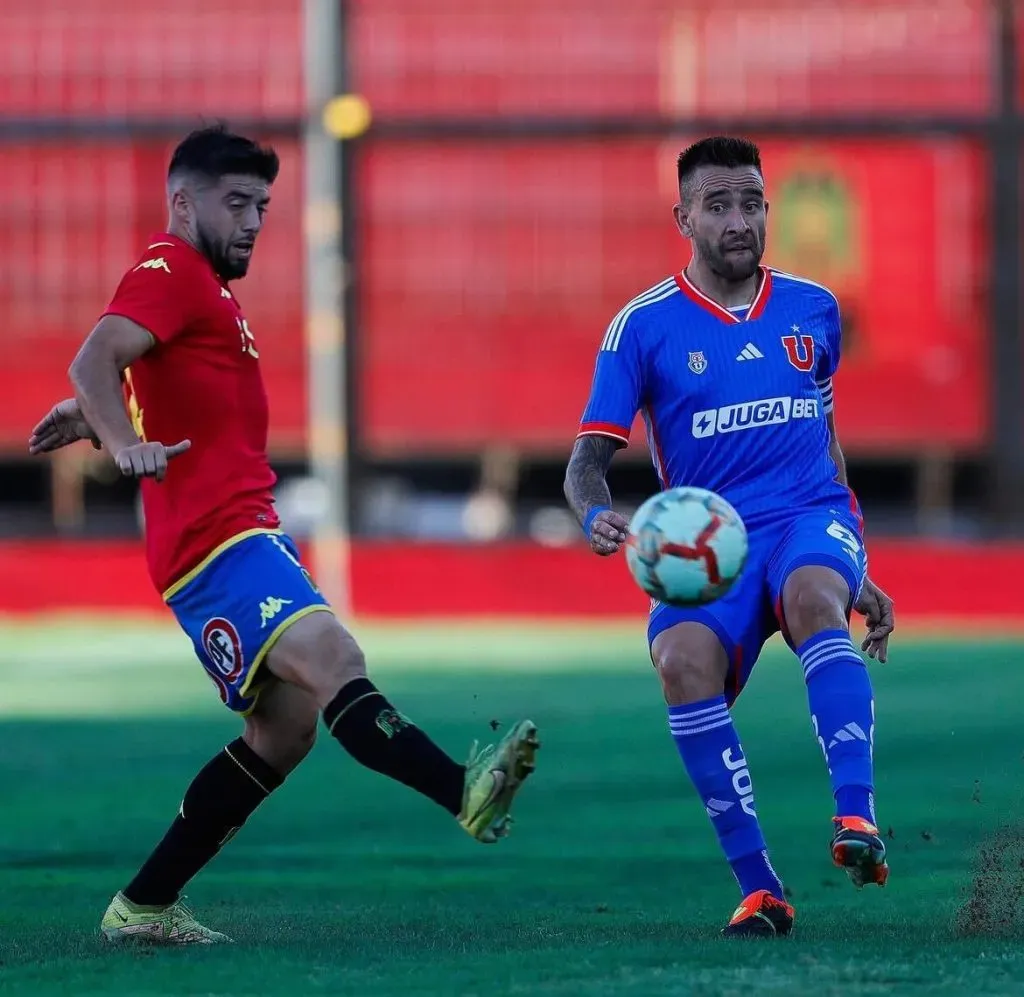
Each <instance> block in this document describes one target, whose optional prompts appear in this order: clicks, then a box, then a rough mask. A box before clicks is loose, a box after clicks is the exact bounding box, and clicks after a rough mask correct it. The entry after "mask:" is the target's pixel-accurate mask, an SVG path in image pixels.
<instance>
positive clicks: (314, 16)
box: [303, 0, 351, 618]
mask: <svg viewBox="0 0 1024 997" xmlns="http://www.w3.org/2000/svg"><path fill="white" fill-rule="evenodd" d="M303 3H304V18H305V82H306V120H305V123H304V128H303V151H304V161H305V196H304V201H305V224H304V235H305V246H306V281H305V283H306V302H305V304H306V309H305V314H306V323H305V328H306V361H307V372H308V377H307V384H308V392H309V408H308V411H309V420H308V421H309V460H310V470H311V472H312V474H313V476H314V477H315V478H316V479H317V480H318V481H319V482H320V483H321V484H322V486H323V487H324V492H325V500H326V505H325V508H324V510H323V512H324V514H323V516H322V517H321V518H320V519H319V521H318V524H317V526H316V527H315V530H314V535H313V565H314V571H315V577H316V580H317V584H318V585H319V586H320V588H321V590H322V591H323V593H324V595H325V596H326V597H327V599H328V600H329V601H330V602H331V604H332V605H333V606H334V608H335V610H336V611H337V612H338V614H339V615H341V616H342V617H343V618H344V617H347V616H348V615H349V614H350V611H351V593H350V584H349V542H348V534H349V531H348V514H347V512H348V505H349V497H348V467H347V454H348V424H347V420H346V414H347V409H348V405H347V400H346V386H347V375H346V369H345V316H344V311H343V308H342V279H343V273H344V259H343V258H342V253H341V235H342V225H343V218H342V205H341V191H342V176H341V156H340V154H339V149H338V146H337V143H336V141H335V139H334V137H333V136H331V135H329V134H328V133H327V131H326V130H325V127H324V121H323V113H324V108H325V106H326V105H327V104H328V102H329V101H331V99H332V98H334V97H335V96H337V94H338V93H339V87H340V84H341V81H342V78H343V60H344V51H345V48H344V39H343V31H344V19H343V16H342V9H341V8H342V5H341V0H303Z"/></svg>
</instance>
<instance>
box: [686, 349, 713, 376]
mask: <svg viewBox="0 0 1024 997" xmlns="http://www.w3.org/2000/svg"><path fill="white" fill-rule="evenodd" d="M686 366H687V367H689V368H690V370H692V371H693V372H694V374H703V373H704V371H706V370H707V369H708V361H707V358H706V357H705V356H704V351H703V350H697V352H696V353H694V352H693V351H690V362H689V363H688V364H687V365H686Z"/></svg>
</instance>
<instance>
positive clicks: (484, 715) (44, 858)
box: [0, 622, 1024, 997]
mask: <svg viewBox="0 0 1024 997" xmlns="http://www.w3.org/2000/svg"><path fill="white" fill-rule="evenodd" d="M360 636H363V637H364V638H365V643H366V645H367V647H368V649H369V652H370V658H371V664H372V665H373V667H374V669H375V674H376V677H377V678H378V681H379V682H380V684H381V685H382V686H383V687H384V688H385V689H386V690H387V691H388V693H389V694H390V695H391V696H392V698H393V699H395V700H396V702H397V704H398V705H399V707H400V708H402V709H403V710H404V711H405V712H406V713H408V714H410V715H411V716H412V717H413V718H414V719H416V720H417V721H418V722H419V723H420V724H421V725H423V726H425V727H426V728H428V729H429V730H430V731H431V732H432V734H433V735H434V736H435V738H436V739H437V740H439V741H440V742H441V743H442V744H443V745H444V746H445V747H447V748H448V749H449V750H451V751H453V752H456V753H459V754H461V753H462V752H464V751H465V749H466V748H467V746H468V744H469V742H470V741H471V740H472V739H473V738H474V737H478V736H488V735H489V734H490V731H489V728H488V722H489V721H491V720H492V719H494V720H502V721H509V720H511V719H513V718H516V717H518V716H520V715H529V716H530V717H532V718H533V719H534V720H536V722H537V723H538V724H539V725H540V727H541V734H542V739H543V742H544V749H543V751H542V752H541V756H540V765H539V768H538V772H537V775H536V777H535V780H534V781H532V782H531V784H530V785H529V786H528V787H527V789H526V790H525V791H524V793H523V796H522V798H521V801H520V806H519V808H518V812H517V816H518V823H517V825H516V827H515V830H514V833H513V835H512V836H511V837H510V838H509V839H508V840H507V841H504V842H502V843H501V844H499V845H498V846H496V847H494V848H484V847H481V846H479V845H476V844H474V843H473V842H471V841H470V840H469V839H468V838H466V837H465V835H464V834H463V833H462V832H461V831H459V830H458V829H457V828H455V826H454V825H453V824H452V822H451V820H450V819H449V818H448V817H446V816H445V815H444V814H443V813H441V812H440V811H438V810H436V809H435V808H433V807H432V805H431V804H429V803H427V802H425V801H423V800H421V799H419V798H417V797H415V796H414V795H413V794H411V793H409V792H408V791H407V790H404V789H402V788H401V787H398V786H395V785H391V784H389V783H387V782H385V781H384V780H382V779H381V778H379V777H377V776H374V775H372V774H370V773H367V772H365V771H363V770H361V769H359V767H358V766H356V765H355V763H353V762H352V761H351V760H350V759H349V758H348V757H347V756H345V755H344V754H343V752H342V751H341V750H340V749H339V748H338V747H337V745H336V744H335V743H333V742H332V741H331V740H329V739H328V738H323V739H322V740H321V742H320V743H319V744H318V746H317V748H316V750H315V751H314V752H313V755H312V756H311V757H310V759H309V761H308V762H307V764H306V765H305V766H304V767H303V768H302V769H300V770H299V771H298V772H297V773H296V774H295V775H294V776H293V777H292V778H291V779H290V780H289V782H288V784H287V785H286V786H285V787H284V788H283V789H282V790H281V791H280V792H279V793H278V794H276V795H275V796H274V797H273V798H272V799H270V800H269V801H268V802H267V804H266V805H265V806H264V808H263V809H262V810H261V811H260V812H259V813H258V814H257V815H256V816H255V817H254V818H253V819H252V821H251V822H250V824H249V825H248V826H247V827H246V828H245V829H244V830H243V831H242V832H241V833H240V834H239V835H238V837H237V838H236V839H235V840H234V841H233V842H232V843H231V844H230V846H229V847H228V848H227V849H226V850H225V851H224V853H223V854H222V855H220V856H219V857H218V858H217V859H216V861H215V862H214V864H213V865H212V866H211V867H210V868H209V869H208V870H207V871H206V872H204V873H203V874H202V875H201V876H200V877H199V878H198V879H197V880H196V881H195V882H194V883H193V884H192V886H191V887H190V889H189V891H188V892H189V901H190V903H192V904H193V905H194V906H195V907H196V908H197V911H198V912H199V913H200V915H201V917H202V919H204V920H205V921H206V922H207V923H209V924H211V925H212V926H214V927H217V928H222V929H224V930H226V931H228V932H229V933H230V934H232V935H234V936H235V937H236V939H237V940H238V944H237V945H236V946H233V947H225V948H211V949H207V950H186V951H166V950H159V951H154V950H143V949H136V950H129V951H111V950H110V949H108V948H106V947H104V945H103V944H102V943H101V941H100V940H99V938H98V933H97V926H98V921H99V917H100V915H101V914H102V912H103V909H104V906H105V905H106V903H107V901H108V899H109V897H110V895H111V894H112V893H113V892H114V891H115V890H116V889H117V888H119V887H120V886H122V885H123V884H124V883H125V882H126V880H127V879H128V878H129V877H130V875H131V874H132V873H133V872H134V870H135V868H136V866H137V865H138V863H139V862H140V861H141V860H142V859H143V858H144V856H145V854H146V853H147V852H148V850H149V848H150V847H151V845H152V844H153V843H154V842H155V841H156V839H157V838H158V837H159V835H160V834H161V833H162V832H163V829H164V827H165V826H166V824H167V822H168V821H169V820H170V819H171V817H172V816H173V815H174V812H175V809H176V807H177V805H178V801H179V799H180V797H181V794H182V791H183V789H184V787H185V785H186V784H187V782H188V780H189V779H190V778H191V776H192V775H193V774H194V772H195V771H196V770H197V768H198V767H199V766H200V765H201V764H203V762H205V761H206V759H207V758H208V757H209V756H210V755H211V754H213V752H214V751H216V750H217V749H218V748H219V746H220V745H222V744H223V743H225V742H226V741H227V740H229V739H230V738H232V737H234V736H235V734H236V724H235V721H234V720H233V719H232V718H231V716H230V715H228V714H227V713H226V712H225V711H224V710H223V708H222V707H220V705H219V703H218V701H217V697H216V694H215V692H214V690H213V687H212V686H211V685H210V684H209V682H208V681H207V679H206V678H204V677H203V676H202V675H201V673H200V671H199V667H198V665H197V664H195V663H194V662H193V661H192V660H191V658H190V649H189V647H188V646H187V643H186V641H185V639H184V637H182V636H181V635H180V633H178V632H177V631H176V630H173V629H163V628H160V627H152V626H142V625H140V624H138V623H136V624H131V623H120V624H119V623H116V622H111V623H110V624H108V626H107V627H106V628H104V629H100V627H99V626H98V625H97V624H95V623H93V624H90V623H88V622H82V623H79V624H75V625H69V624H63V625H59V626H54V627H51V626H49V625H48V624H43V623H33V624H31V625H19V626H17V627H15V626H14V625H7V626H5V627H2V628H0V813H2V814H3V817H4V819H3V820H2V821H0V885H2V893H0V992H2V993H3V994H5V995H7V994H31V995H34V997H43V995H49V994H75V995H86V994H103V995H110V994H122V995H125V997H129V995H130V997H149V995H153V997H155V995H171V994H204V995H205V994H216V995H228V994H237V995H277V994H288V995H298V994H319V993H325V994H326V993H330V994H345V995H360V997H363V995H366V997H369V995H372V997H397V995H402V997H416V995H428V994H429V995H471V994H476V995H480V997H495V995H506V994H507V995H513V994H515V995H534V994H536V995H539V997H547V995H565V997H570V995H572V997H576V995H613V994H614V995H620V994H621V995H630V997H640V995H644V997H660V995H726V994H737V995H740V994H743V995H746V994H750V993H759V994H786V995H805V994H806V995H811V994H814V995H816V997H817V995H830V994H837V995H838V994H842V995H843V997H851V995H860V994H920V995H926V994H927V995H938V994H964V995H966V994H972V995H973V994H1021V993H1024V947H1022V945H1021V942H1022V940H1024V928H1022V924H1024V913H1022V911H1024V896H1022V892H1021V883H1022V879H1024V851H1022V849H1021V845H1020V838H1019V837H1018V835H1017V832H1016V830H1014V829H1013V825H1014V822H1015V821H1018V822H1021V823H1024V765H1022V751H1024V743H1022V742H1024V723H1022V719H1021V714H1022V708H1024V668H1022V662H1024V645H1021V644H1019V643H1017V644H1015V643H1013V642H1010V641H1005V642H998V641H993V642H989V643H982V644H979V643H976V642H974V641H972V640H970V639H967V638H965V639H964V640H963V641H962V642H955V641H948V640H932V641H929V642H915V643H910V642H908V641H907V640H904V641H901V642H899V643H897V645H896V646H895V648H894V650H893V651H892V655H891V660H890V663H889V664H888V665H886V666H884V667H883V666H874V668H873V675H874V678H875V687H876V697H877V703H878V705H877V714H878V727H877V734H876V758H877V762H878V770H879V776H878V802H879V819H880V821H881V823H882V825H883V827H885V828H886V829H890V828H891V830H890V831H889V833H890V837H891V840H890V842H889V844H890V849H891V852H890V854H891V865H892V876H891V879H890V883H889V886H888V887H887V888H886V889H885V890H873V891H868V890H865V891H864V892H863V893H860V894H858V893H857V892H856V891H854V890H853V888H852V887H851V886H850V885H849V884H848V883H847V882H846V880H845V877H843V876H842V875H841V874H840V873H839V872H838V870H835V869H833V868H832V867H831V865H830V863H829V857H828V850H827V842H828V838H829V833H830V826H829V817H830V816H831V811H830V802H831V801H830V794H829V791H828V784H827V776H826V773H825V770H824V766H823V764H822V760H821V757H820V754H819V751H818V748H817V746H816V744H815V742H814V740H813V738H812V736H811V732H810V724H809V721H808V717H807V712H806V704H805V699H804V692H803V686H802V679H801V675H800V669H799V667H798V665H797V663H796V662H795V660H794V659H792V658H791V657H790V656H789V655H788V654H787V653H786V652H784V650H783V649H781V648H780V647H778V646H776V645H772V646H771V647H770V648H769V650H768V651H766V654H765V657H764V658H763V659H762V662H761V664H760V665H759V670H758V672H757V673H756V674H755V677H754V679H753V681H752V684H751V686H750V687H749V689H748V691H747V692H746V693H745V694H744V697H743V698H742V699H741V701H740V703H739V705H738V706H737V709H736V717H737V721H738V723H739V725H740V731H741V735H742V737H743V740H744V746H745V749H746V753H747V757H748V758H749V759H750V760H751V768H752V774H753V777H754V785H755V792H756V793H757V797H758V810H759V813H760V814H761V816H762V822H763V824H764V827H765V830H766V833H767V835H768V839H769V842H770V844H771V845H772V847H773V853H774V859H775V865H776V867H777V868H778V870H779V871H780V873H781V874H782V875H783V878H784V879H785V880H786V882H787V885H788V886H789V888H790V889H791V890H792V894H793V903H794V904H795V905H796V907H797V930H796V932H795V934H794V936H793V937H792V938H791V939H788V940H785V941H777V942H774V943H761V944H758V943H746V944H744V943H735V942H733V943H729V942H726V941H723V940H722V939H720V938H719V937H717V931H718V928H719V926H720V925H721V923H722V922H723V920H724V919H725V918H727V917H728V916H729V914H730V913H731V910H732V908H733V907H734V906H735V902H736V900H737V894H736V890H735V885H734V883H733V881H732V879H731V876H730V874H729V872H728V869H727V867H726V866H725V864H724V863H723V862H722V861H721V860H720V859H719V857H718V853H717V848H716V845H715V842H714V839H713V836H712V832H711V830H710V827H709V825H708V822H707V818H706V817H705V815H704V813H703V810H702V808H701V807H700V806H699V805H697V804H696V802H695V798H694V797H693V795H692V791H691V790H690V789H689V787H688V784H687V783H686V780H685V776H684V773H683V770H682V767H681V765H680V763H679V760H678V757H677V756H676V753H675V749H674V747H673V745H672V742H671V740H670V738H669V735H668V732H667V729H666V723H665V719H664V710H663V707H662V706H661V704H660V699H659V695H658V690H657V686H656V681H655V677H654V675H653V673H652V671H651V668H650V665H649V663H648V661H647V660H646V648H645V646H644V643H643V633H642V628H640V627H637V628H635V629H628V630H622V629H616V630H600V631H590V632H588V631H585V630H582V629H573V630H570V629H559V628H547V629H542V628H504V629H502V628H497V627H495V628H476V629H468V628H453V627H442V626H438V627H434V628H429V629H423V628H420V629H410V628H400V629H395V628H390V629H387V630H385V629H375V630H370V631H369V632H367V633H365V634H360ZM982 853H984V857H983V855H982ZM986 863H987V866H988V868H987V869H982V870H981V873H980V875H979V869H980V868H981V866H982V865H985V864H986ZM971 894H973V904H972V910H971V914H970V917H969V918H968V919H967V923H964V922H963V920H962V919H960V920H958V911H959V910H960V908H961V906H962V905H963V904H964V902H965V900H966V899H968V897H969V895H971Z"/></svg>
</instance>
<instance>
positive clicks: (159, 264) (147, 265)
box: [135, 256, 171, 273]
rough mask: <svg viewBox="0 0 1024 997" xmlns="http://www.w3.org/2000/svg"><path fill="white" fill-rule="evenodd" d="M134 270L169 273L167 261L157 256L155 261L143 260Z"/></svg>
mask: <svg viewBox="0 0 1024 997" xmlns="http://www.w3.org/2000/svg"><path fill="white" fill-rule="evenodd" d="M135 269H136V270H164V271H166V272H167V273H170V272H171V268H170V267H169V266H168V265H167V260H165V259H164V258H163V257H162V256H158V257H157V258H156V259H155V260H145V261H144V262H142V263H140V264H139V265H138V266H137V267H136V268H135Z"/></svg>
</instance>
